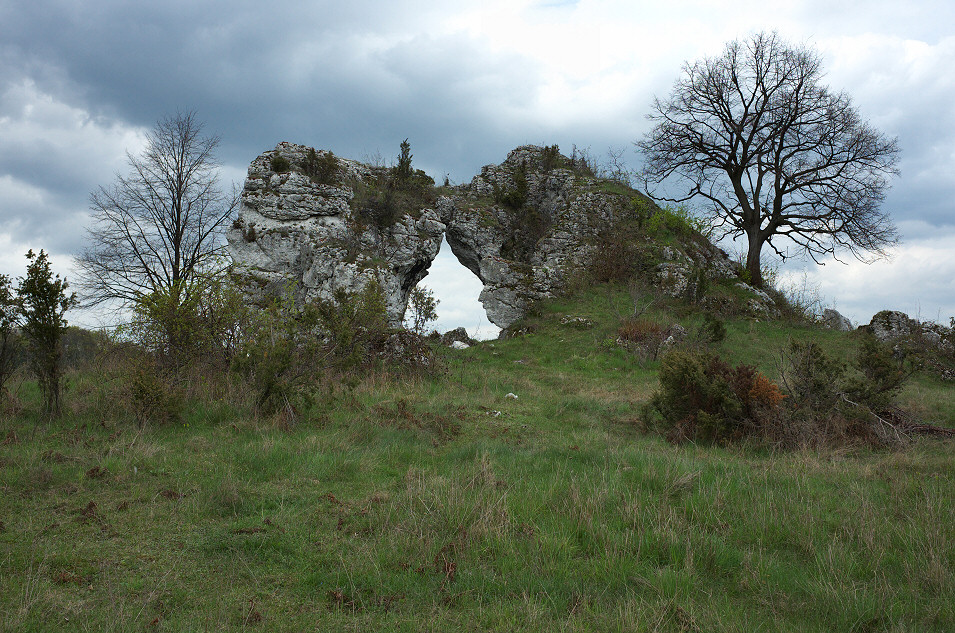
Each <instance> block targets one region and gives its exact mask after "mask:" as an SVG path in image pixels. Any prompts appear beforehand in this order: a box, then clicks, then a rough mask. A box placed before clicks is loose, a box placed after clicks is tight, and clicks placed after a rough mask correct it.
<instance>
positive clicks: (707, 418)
mask: <svg viewBox="0 0 955 633" xmlns="http://www.w3.org/2000/svg"><path fill="white" fill-rule="evenodd" d="M784 397H785V396H783V394H782V393H781V392H780V390H779V387H778V386H777V385H776V384H775V383H773V382H772V381H770V380H769V379H768V378H766V377H765V376H764V375H762V374H760V373H759V372H757V371H756V370H755V369H754V368H753V367H750V366H748V365H738V366H737V367H735V368H734V367H731V366H730V365H728V364H727V363H725V362H724V361H723V360H721V359H720V358H719V356H717V355H715V354H709V353H706V352H696V351H687V350H671V351H670V352H668V353H667V354H666V355H665V356H664V357H663V361H662V363H661V365H660V390H659V391H657V392H656V393H655V394H654V395H653V397H652V398H651V399H650V403H649V405H648V406H649V409H650V411H651V412H655V413H656V414H658V415H659V417H660V418H661V420H660V422H661V425H662V427H663V428H664V430H665V433H666V435H667V437H669V438H670V439H671V440H674V441H694V442H702V443H707V444H725V443H729V442H733V441H738V440H741V439H744V438H749V437H753V436H754V435H756V434H758V433H760V432H763V431H765V430H766V429H767V428H769V427H771V426H773V425H775V424H776V423H777V421H778V419H779V417H780V414H781V412H782V411H781V406H780V405H781V403H782V401H783V398H784Z"/></svg>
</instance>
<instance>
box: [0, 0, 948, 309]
mask: <svg viewBox="0 0 955 633" xmlns="http://www.w3.org/2000/svg"><path fill="white" fill-rule="evenodd" d="M727 4H729V3H722V2H720V3H717V2H711V1H707V2H703V1H698V2H679V1H674V2H670V3H662V2H653V3H650V2H634V1H633V0H607V1H588V0H580V1H579V2H573V1H567V0H549V1H548V0H540V1H528V0H487V1H484V2H480V1H469V0H462V1H457V2H453V3H452V2H448V3H437V2H426V1H421V0H417V1H410V0H390V1H389V2H370V1H363V0H352V1H351V2H348V3H346V2H320V1H319V2H308V3H305V2H302V3H296V2H275V3H271V4H263V3H261V2H248V1H244V0H229V1H225V0H215V1H204V0H188V1H186V0H175V1H173V0H157V1H155V2H149V3H141V2H129V1H120V0H100V1H86V2H84V1H82V0H61V1H52V0H31V1H30V2H24V1H23V0H0V273H5V274H9V275H11V276H17V275H22V274H23V271H24V269H25V263H26V260H25V258H24V256H23V255H24V253H25V252H26V251H27V249H28V248H33V249H40V248H43V249H46V250H47V251H48V252H50V253H51V258H52V261H53V264H54V268H55V270H57V271H61V272H63V273H65V274H66V275H67V276H70V275H71V274H72V260H71V254H73V253H76V252H78V251H79V250H80V249H81V248H82V247H83V240H84V234H83V230H84V226H85V223H86V218H87V213H88V197H89V193H90V192H91V191H93V190H94V189H96V187H97V186H99V185H109V184H110V183H112V182H113V180H114V178H115V174H116V173H118V172H125V171H126V163H125V160H126V152H131V153H133V154H136V153H138V152H139V151H140V150H141V148H142V144H143V134H144V132H145V131H147V130H149V129H150V128H151V127H152V126H153V125H154V124H155V122H156V121H157V120H158V119H160V118H161V117H163V116H165V115H168V114H171V113H175V112H176V111H177V110H195V111H196V112H197V114H198V116H199V118H200V119H202V120H204V121H205V122H206V129H207V130H208V131H209V132H214V133H218V134H219V135H220V136H221V139H222V143H221V146H220V150H221V151H220V159H221V161H222V165H223V167H222V176H223V179H224V180H225V181H226V182H229V181H236V182H239V183H241V180H242V178H243V177H244V174H245V170H246V168H247V166H248V164H249V162H250V161H251V160H252V159H253V158H255V157H256V156H257V155H259V154H260V153H262V152H263V151H265V150H268V149H271V148H272V147H274V146H275V144H276V143H277V142H279V141H283V140H285V141H292V142H297V143H304V144H307V145H312V146H315V147H317V148H327V149H331V150H332V151H334V152H335V153H336V154H339V155H342V156H345V157H349V158H356V159H362V158H369V157H373V156H376V155H380V156H382V157H384V158H385V159H386V160H387V159H390V157H392V156H394V155H397V152H398V144H399V143H400V142H401V140H403V139H404V138H406V137H407V138H409V139H410V141H411V145H412V153H413V154H414V162H415V165H416V167H419V168H421V169H424V170H426V171H427V172H428V173H429V174H431V175H432V176H434V177H435V179H436V180H439V181H440V180H441V179H443V177H444V176H445V175H448V176H449V177H450V179H451V180H452V181H453V182H465V181H467V180H469V179H470V178H471V176H473V175H474V174H476V173H477V172H478V171H479V170H480V167H481V166H482V165H485V164H488V163H499V162H501V161H502V160H503V159H504V158H505V156H506V155H507V152H508V150H510V149H512V148H514V147H516V146H517V145H521V144H524V143H537V144H544V143H546V144H553V143H558V144H559V145H560V147H561V148H562V149H563V150H565V151H569V150H570V148H571V147H572V146H574V145H576V146H577V147H579V148H589V149H590V151H591V152H592V153H594V154H597V155H600V154H603V153H605V152H606V150H607V149H608V148H611V147H614V148H625V149H626V154H625V156H626V158H627V159H628V160H629V161H631V162H632V163H633V164H636V162H637V161H638V156H637V155H636V154H635V153H634V152H633V149H632V142H633V141H634V140H636V139H638V138H639V137H640V136H641V135H642V134H643V133H644V132H645V131H646V130H647V127H648V123H647V121H646V119H645V115H646V114H647V112H648V111H649V106H650V102H651V100H652V98H653V96H654V95H660V96H661V97H662V96H665V95H666V94H668V92H669V90H670V88H671V86H672V85H673V82H674V81H675V80H676V78H677V77H678V75H679V72H680V68H681V65H682V64H683V63H684V62H685V61H692V60H695V59H698V58H700V57H703V56H708V55H716V54H719V53H720V52H721V50H722V48H723V46H724V44H725V43H726V42H727V41H730V40H733V39H736V38H740V37H746V36H747V35H750V34H752V33H754V32H757V31H760V30H777V31H778V32H779V33H780V35H781V36H783V38H785V39H787V40H789V41H792V42H797V43H806V44H809V45H811V46H814V47H815V48H817V49H818V50H819V52H820V53H821V54H822V56H823V58H824V60H825V67H826V69H827V71H828V75H827V81H828V83H829V85H830V86H831V87H833V88H834V89H837V90H845V91H847V92H848V93H849V94H850V95H852V97H853V99H854V103H855V104H856V106H857V107H858V108H859V109H860V110H861V112H862V114H863V116H864V117H865V118H867V119H869V120H870V121H871V122H872V123H874V124H875V125H876V126H878V127H880V128H881V129H882V130H883V131H885V132H886V133H887V134H889V135H892V136H898V138H899V143H900V145H901V147H902V152H903V153H902V161H901V170H902V174H901V177H899V178H898V179H896V180H895V182H894V186H893V189H892V191H891V193H890V195H889V197H888V199H887V200H886V204H885V208H886V209H887V210H888V211H890V213H891V214H892V215H893V217H894V218H895V220H896V223H897V225H898V227H899V229H900V232H901V234H902V236H903V243H902V245H901V246H900V247H899V248H898V249H896V250H895V252H894V256H893V258H892V260H891V261H890V262H879V263H876V264H872V265H864V264H860V263H858V262H854V261H853V260H851V259H849V260H847V261H848V263H847V264H840V263H837V262H831V263H829V264H828V265H826V266H824V267H818V266H816V265H814V264H812V263H811V262H810V263H805V262H798V261H797V262H796V263H795V264H790V265H788V266H787V267H786V268H784V269H783V270H782V277H783V278H785V279H786V280H787V281H788V282H789V283H796V284H799V285H803V284H806V285H808V287H809V288H810V289H814V290H815V291H817V292H818V293H820V294H821V295H822V296H823V297H824V298H825V300H826V301H827V302H828V304H830V305H835V306H836V307H837V308H838V309H839V310H840V311H842V312H843V313H844V314H846V315H847V316H849V317H850V318H851V319H853V320H854V321H856V322H868V320H869V318H870V317H871V315H872V314H873V313H874V312H876V311H878V310H879V309H882V308H891V309H898V310H903V311H905V312H908V313H909V314H910V315H920V316H921V317H922V318H927V319H940V320H943V321H944V322H947V321H948V317H949V316H952V315H955V169H953V165H955V107H953V105H952V104H953V103H955V72H952V68H953V67H955V3H951V2H949V1H947V0H934V1H929V0H910V1H909V2H906V3H904V4H903V3H899V2H897V1H896V0H894V1H892V2H888V1H871V2H866V1H862V0H858V1H855V2H839V1H835V2H833V1H832V0H825V1H823V0H804V1H800V0H789V1H786V2H777V1H775V0H759V1H758V2H757V1H753V0H740V1H737V2H734V3H732V7H733V8H732V9H727V8H726V5H727ZM432 273H433V274H432V275H431V276H429V277H428V278H427V279H426V280H425V283H426V284H427V285H429V286H431V287H432V288H434V289H435V291H436V294H437V295H438V297H439V298H440V299H441V301H442V304H441V306H439V313H440V314H441V316H442V321H441V322H440V325H441V327H442V328H447V327H453V326H456V325H464V326H466V327H468V328H474V327H476V326H477V325H479V324H480V323H482V322H483V323H486V319H484V317H483V314H482V311H481V309H480V307H479V306H478V305H477V304H476V303H474V301H475V298H476V296H477V293H478V292H479V289H480V284H479V283H478V282H477V280H476V279H475V278H473V276H470V273H469V272H467V271H466V270H465V269H464V268H463V267H460V266H459V265H458V264H457V263H456V262H455V261H454V260H453V257H451V256H449V253H448V249H444V250H443V252H442V255H441V256H440V257H439V260H438V261H437V262H436V263H435V265H434V266H433V267H432ZM76 320H82V321H85V322H86V323H87V324H94V322H95V315H83V316H82V317H81V318H80V319H76Z"/></svg>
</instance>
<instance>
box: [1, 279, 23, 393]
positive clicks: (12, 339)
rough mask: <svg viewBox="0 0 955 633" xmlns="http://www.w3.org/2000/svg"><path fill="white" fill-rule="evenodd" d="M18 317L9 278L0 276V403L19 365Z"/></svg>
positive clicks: (16, 303) (17, 304) (15, 298)
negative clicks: (8, 382)
mask: <svg viewBox="0 0 955 633" xmlns="http://www.w3.org/2000/svg"><path fill="white" fill-rule="evenodd" d="M19 317H20V311H19V303H18V301H17V297H16V293H15V292H14V288H13V284H12V282H11V280H10V277H8V276H7V275H0V401H2V399H3V398H4V394H5V393H6V391H5V390H6V387H5V385H6V383H7V380H8V379H9V378H10V376H11V375H12V374H13V372H14V371H15V370H16V368H17V366H18V365H19V363H20V349H19V348H20V336H19V334H18V333H17V322H18V321H19Z"/></svg>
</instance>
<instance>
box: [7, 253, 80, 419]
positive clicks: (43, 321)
mask: <svg viewBox="0 0 955 633" xmlns="http://www.w3.org/2000/svg"><path fill="white" fill-rule="evenodd" d="M27 260H29V262H30V263H29V264H28V265H27V274H26V276H25V277H21V278H20V285H19V287H18V288H17V297H18V300H19V303H20V309H21V314H22V319H23V325H22V328H23V335H24V337H25V338H26V342H27V348H28V351H29V364H30V369H31V371H32V372H33V375H34V376H36V379H37V382H38V383H39V385H40V390H41V391H42V392H43V398H44V400H45V403H46V412H47V413H48V414H50V415H51V416H53V417H57V416H59V414H60V386H61V385H60V383H61V378H62V375H63V367H62V362H61V359H62V356H63V349H62V345H61V342H62V339H63V333H64V332H66V326H67V322H66V318H65V315H66V311H67V310H69V309H70V308H72V307H73V306H75V305H76V295H75V294H70V295H67V294H66V289H67V288H68V287H69V284H67V282H66V279H60V276H59V275H55V276H54V275H53V271H52V270H51V268H50V259H49V257H48V256H47V254H46V253H45V252H44V251H42V250H41V251H40V253H39V255H37V254H36V253H34V252H33V251H32V250H30V251H28V252H27Z"/></svg>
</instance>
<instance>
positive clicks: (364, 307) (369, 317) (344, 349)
mask: <svg viewBox="0 0 955 633" xmlns="http://www.w3.org/2000/svg"><path fill="white" fill-rule="evenodd" d="M315 309H316V311H317V313H316V315H317V319H318V327H319V328H320V329H321V331H322V332H323V333H324V334H325V337H326V344H327V345H328V348H329V352H330V354H331V359H332V360H333V362H334V363H335V365H336V366H337V367H338V368H339V369H341V370H344V371H348V370H353V369H359V368H367V367H369V366H370V365H372V364H373V363H374V361H375V354H376V352H377V351H381V350H382V349H383V348H384V347H385V343H386V341H387V339H388V336H389V335H390V334H391V327H390V326H389V324H388V314H387V311H386V309H385V297H384V293H382V291H381V286H380V285H379V284H378V283H377V282H369V283H366V284H365V286H364V287H363V288H362V289H361V290H360V291H357V292H351V291H348V290H345V289H343V288H338V289H337V290H335V293H334V299H332V300H319V301H316V302H315Z"/></svg>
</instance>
